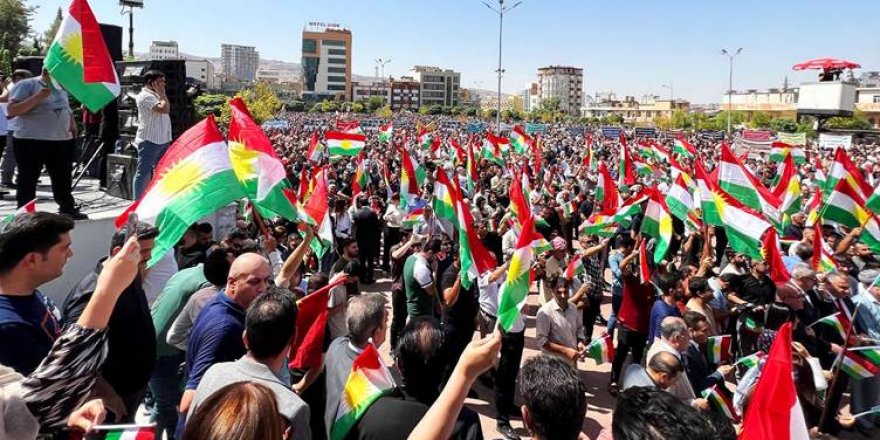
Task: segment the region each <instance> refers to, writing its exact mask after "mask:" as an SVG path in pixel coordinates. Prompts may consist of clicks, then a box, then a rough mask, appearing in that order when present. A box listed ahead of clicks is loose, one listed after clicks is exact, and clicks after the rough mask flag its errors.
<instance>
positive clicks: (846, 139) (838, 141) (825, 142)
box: [819, 133, 852, 150]
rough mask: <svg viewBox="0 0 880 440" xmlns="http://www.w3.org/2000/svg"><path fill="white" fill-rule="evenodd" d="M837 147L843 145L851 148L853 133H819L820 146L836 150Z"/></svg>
mask: <svg viewBox="0 0 880 440" xmlns="http://www.w3.org/2000/svg"><path fill="white" fill-rule="evenodd" d="M837 147H843V149H844V150H849V149H850V147H852V135H850V134H827V133H821V134H819V148H821V149H823V150H834V149H836V148H837Z"/></svg>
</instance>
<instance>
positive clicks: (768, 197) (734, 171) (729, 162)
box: [718, 144, 782, 222]
mask: <svg viewBox="0 0 880 440" xmlns="http://www.w3.org/2000/svg"><path fill="white" fill-rule="evenodd" d="M718 168H719V172H718V187H719V188H721V189H722V190H724V191H725V192H727V193H728V194H730V195H731V196H732V197H733V198H735V199H737V200H739V201H741V202H742V203H743V204H744V205H745V206H748V207H749V208H752V209H754V210H756V211H758V212H762V213H763V214H764V216H766V217H767V219H768V220H771V221H773V222H778V221H780V220H781V218H780V212H779V205H780V204H782V202H781V201H780V200H779V199H778V198H777V197H776V196H774V195H773V193H771V192H770V190H768V189H767V188H766V187H764V185H763V184H761V182H759V181H758V179H757V178H756V177H755V176H754V175H753V174H752V173H751V171H749V170H747V169H746V168H745V166H743V164H742V162H740V160H739V159H738V158H737V157H736V156H734V155H733V152H731V151H730V148H729V147H728V146H727V145H726V144H722V145H721V161H720V163H719V167H718Z"/></svg>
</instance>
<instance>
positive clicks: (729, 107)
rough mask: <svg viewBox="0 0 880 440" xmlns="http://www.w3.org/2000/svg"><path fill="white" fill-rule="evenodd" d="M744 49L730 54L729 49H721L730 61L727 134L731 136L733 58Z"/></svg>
mask: <svg viewBox="0 0 880 440" xmlns="http://www.w3.org/2000/svg"><path fill="white" fill-rule="evenodd" d="M742 50H743V48H741V47H740V48H739V49H737V50H736V51H735V52H730V51H728V50H727V49H721V55H725V56H727V58H728V59H729V60H730V71H729V75H728V77H727V134H728V135H730V116H731V112H732V111H733V58H734V57H736V56H737V55H739V54H740V53H742Z"/></svg>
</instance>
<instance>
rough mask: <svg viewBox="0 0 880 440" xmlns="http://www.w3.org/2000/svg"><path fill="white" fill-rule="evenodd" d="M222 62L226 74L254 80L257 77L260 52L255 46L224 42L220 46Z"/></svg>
mask: <svg viewBox="0 0 880 440" xmlns="http://www.w3.org/2000/svg"><path fill="white" fill-rule="evenodd" d="M220 64H221V69H222V70H223V74H224V75H227V76H230V77H234V78H238V79H243V80H246V81H253V80H254V79H256V77H257V67H258V66H259V65H260V53H259V52H257V49H256V48H255V47H253V46H239V45H237V44H222V45H221V46H220Z"/></svg>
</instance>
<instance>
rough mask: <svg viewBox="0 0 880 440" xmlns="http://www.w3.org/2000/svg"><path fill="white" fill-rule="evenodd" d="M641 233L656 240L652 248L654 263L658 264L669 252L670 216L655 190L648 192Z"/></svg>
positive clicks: (670, 237)
mask: <svg viewBox="0 0 880 440" xmlns="http://www.w3.org/2000/svg"><path fill="white" fill-rule="evenodd" d="M641 231H642V232H643V233H645V234H646V235H648V236H649V237H653V238H655V239H656V240H657V244H656V245H655V246H654V263H655V264H659V263H660V262H661V261H663V257H665V256H666V251H668V250H669V244H670V243H671V242H672V215H670V214H669V208H667V207H666V202H665V201H664V200H663V196H661V195H660V193H659V192H658V191H656V190H651V191H650V192H648V204H647V205H646V206H645V217H644V218H643V219H642V229H641Z"/></svg>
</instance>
